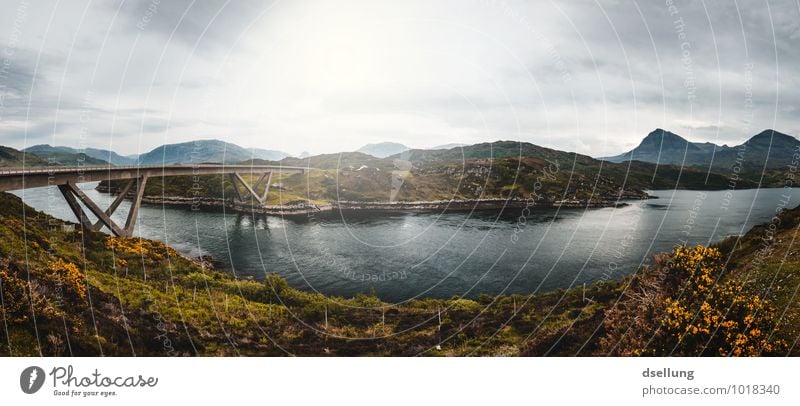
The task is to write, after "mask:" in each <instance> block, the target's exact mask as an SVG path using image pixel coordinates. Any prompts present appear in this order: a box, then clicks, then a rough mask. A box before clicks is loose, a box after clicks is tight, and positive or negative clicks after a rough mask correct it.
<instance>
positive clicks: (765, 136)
mask: <svg viewBox="0 0 800 406" xmlns="http://www.w3.org/2000/svg"><path fill="white" fill-rule="evenodd" d="M770 140H772V141H773V142H774V141H776V140H778V141H791V142H796V141H797V138H795V137H792V136H791V135H788V134H784V133H782V132H779V131H775V130H772V129H766V130H764V131H761V132H760V133H758V134H756V135H754V136H752V137H751V138H750V139H749V140H747V142H748V143H750V142H757V141H767V142H769V141H770Z"/></svg>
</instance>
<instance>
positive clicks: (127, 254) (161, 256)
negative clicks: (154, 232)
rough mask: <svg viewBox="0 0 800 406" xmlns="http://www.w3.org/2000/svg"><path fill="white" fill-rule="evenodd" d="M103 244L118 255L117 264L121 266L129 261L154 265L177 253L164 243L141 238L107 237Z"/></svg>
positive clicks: (126, 264)
mask: <svg viewBox="0 0 800 406" xmlns="http://www.w3.org/2000/svg"><path fill="white" fill-rule="evenodd" d="M105 245H106V248H108V249H110V250H112V251H114V253H115V254H116V255H117V256H118V257H119V258H118V259H117V265H119V266H121V267H125V266H128V263H129V262H130V263H144V265H148V266H154V265H156V264H158V263H160V262H161V261H163V260H165V259H167V258H168V257H171V256H177V255H178V252H177V251H175V250H174V249H172V248H170V247H168V246H167V245H165V244H164V243H161V242H159V241H153V240H145V239H141V238H124V237H108V238H106V242H105Z"/></svg>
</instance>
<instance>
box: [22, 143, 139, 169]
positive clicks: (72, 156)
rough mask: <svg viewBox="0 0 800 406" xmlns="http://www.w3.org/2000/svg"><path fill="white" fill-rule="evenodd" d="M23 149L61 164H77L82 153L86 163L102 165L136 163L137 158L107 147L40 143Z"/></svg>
mask: <svg viewBox="0 0 800 406" xmlns="http://www.w3.org/2000/svg"><path fill="white" fill-rule="evenodd" d="M23 151H25V152H27V153H29V154H33V155H36V156H38V157H40V158H44V159H50V158H52V159H55V160H56V162H58V164H59V165H77V161H76V159H78V157H80V155H81V154H84V155H85V161H84V164H92V165H102V164H107V163H109V162H110V163H111V164H112V165H133V164H136V159H134V158H129V157H125V156H122V155H119V154H117V153H116V152H114V151H109V150H107V149H98V148H86V149H83V150H80V149H77V148H71V147H64V146H58V147H54V146H51V145H49V144H40V145H34V146H32V147H28V148H25V149H24V150H23Z"/></svg>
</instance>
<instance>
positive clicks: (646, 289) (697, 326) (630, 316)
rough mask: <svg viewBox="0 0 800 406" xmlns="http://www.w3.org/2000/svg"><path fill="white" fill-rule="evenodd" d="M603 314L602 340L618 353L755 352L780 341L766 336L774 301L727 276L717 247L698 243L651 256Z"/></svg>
mask: <svg viewBox="0 0 800 406" xmlns="http://www.w3.org/2000/svg"><path fill="white" fill-rule="evenodd" d="M606 316H607V317H606V321H605V323H604V325H605V328H606V336H605V337H604V338H603V339H601V347H602V348H604V349H605V350H607V351H608V352H609V353H613V354H616V355H721V356H728V355H733V356H757V355H768V354H771V353H775V352H777V351H779V350H781V349H785V347H786V345H785V343H783V342H781V341H780V340H771V339H770V336H771V333H773V332H775V331H777V325H776V322H775V319H776V311H775V309H774V306H772V304H771V303H770V302H769V300H767V299H765V298H762V297H759V296H758V295H756V294H751V293H750V292H748V291H747V289H745V286H744V285H743V284H741V283H739V282H737V281H735V280H730V278H726V277H725V267H724V264H723V262H722V258H721V254H720V251H719V250H718V249H716V248H711V247H704V246H701V245H698V246H696V247H685V246H680V247H677V248H675V249H674V250H673V251H672V253H670V254H669V255H662V256H659V257H656V264H655V266H654V267H651V268H646V269H644V270H643V271H642V272H640V273H638V274H637V275H635V276H633V277H632V278H631V280H630V284H629V286H628V289H626V292H625V297H624V298H623V300H621V301H620V303H619V304H618V305H617V306H615V307H614V308H612V309H610V310H609V311H608V312H607V314H606Z"/></svg>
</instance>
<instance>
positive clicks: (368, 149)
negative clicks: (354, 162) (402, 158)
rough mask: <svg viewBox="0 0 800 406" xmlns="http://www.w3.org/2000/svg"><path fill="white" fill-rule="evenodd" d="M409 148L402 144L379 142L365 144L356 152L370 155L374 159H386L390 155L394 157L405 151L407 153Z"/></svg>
mask: <svg viewBox="0 0 800 406" xmlns="http://www.w3.org/2000/svg"><path fill="white" fill-rule="evenodd" d="M409 149H410V148H408V147H407V146H405V145H403V144H398V143H396V142H381V143H378V144H367V145H364V146H363V147H361V148H359V149H358V150H357V151H356V152H361V153H364V154H367V155H372V156H374V157H376V158H386V157H388V156H391V155H396V154H399V153H402V152H405V151H408V150H409Z"/></svg>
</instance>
